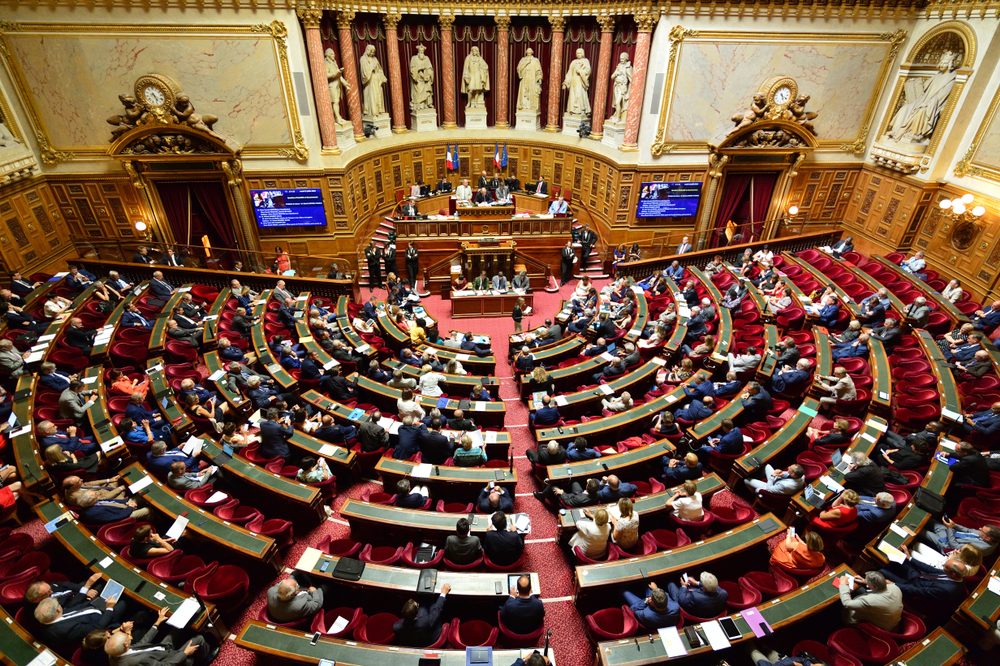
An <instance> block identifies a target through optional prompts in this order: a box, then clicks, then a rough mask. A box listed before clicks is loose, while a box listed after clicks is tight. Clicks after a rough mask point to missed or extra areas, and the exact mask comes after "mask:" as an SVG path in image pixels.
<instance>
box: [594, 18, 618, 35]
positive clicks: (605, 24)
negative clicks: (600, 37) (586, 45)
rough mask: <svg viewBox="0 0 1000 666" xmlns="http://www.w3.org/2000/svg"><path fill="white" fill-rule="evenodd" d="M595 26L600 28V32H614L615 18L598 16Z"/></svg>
mask: <svg viewBox="0 0 1000 666" xmlns="http://www.w3.org/2000/svg"><path fill="white" fill-rule="evenodd" d="M597 25H599V26H601V32H614V30H615V17H614V16H598V17H597Z"/></svg>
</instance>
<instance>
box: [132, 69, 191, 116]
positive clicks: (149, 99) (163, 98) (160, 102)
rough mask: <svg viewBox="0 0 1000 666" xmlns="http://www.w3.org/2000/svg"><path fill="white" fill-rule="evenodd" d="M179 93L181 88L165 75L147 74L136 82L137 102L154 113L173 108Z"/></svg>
mask: <svg viewBox="0 0 1000 666" xmlns="http://www.w3.org/2000/svg"><path fill="white" fill-rule="evenodd" d="M179 92H180V86H178V85H177V84H176V83H174V81H172V80H171V79H170V78H169V77H167V76H164V75H163V74H145V75H143V76H140V77H139V78H138V79H136V82H135V98H136V100H138V101H139V102H140V103H141V104H143V105H145V107H146V108H147V109H149V110H150V111H152V112H154V113H156V112H163V111H165V110H167V109H170V108H172V107H173V106H174V101H175V100H176V99H177V95H178V93H179Z"/></svg>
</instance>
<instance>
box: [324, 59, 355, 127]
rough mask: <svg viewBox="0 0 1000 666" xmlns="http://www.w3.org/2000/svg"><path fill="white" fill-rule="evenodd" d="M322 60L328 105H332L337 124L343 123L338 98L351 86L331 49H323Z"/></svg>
mask: <svg viewBox="0 0 1000 666" xmlns="http://www.w3.org/2000/svg"><path fill="white" fill-rule="evenodd" d="M323 60H324V61H325V62H326V82H327V85H328V86H329V88H330V106H332V107H333V120H334V122H336V123H337V124H338V125H344V124H345V121H344V116H342V115H341V114H340V98H341V97H342V96H343V93H344V91H346V90H350V89H351V86H350V85H349V84H348V83H347V80H346V79H345V78H344V72H343V70H341V69H340V65H338V64H337V58H336V57H335V55H334V53H333V49H327V50H326V51H325V53H324V54H323Z"/></svg>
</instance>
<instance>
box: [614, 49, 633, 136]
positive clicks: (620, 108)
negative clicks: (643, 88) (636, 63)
mask: <svg viewBox="0 0 1000 666" xmlns="http://www.w3.org/2000/svg"><path fill="white" fill-rule="evenodd" d="M631 87H632V63H631V61H629V58H628V53H622V54H621V55H620V56H618V66H617V67H615V71H614V72H612V74H611V118H610V119H611V120H619V121H620V120H625V115H626V113H627V112H628V91H629V89H630V88H631Z"/></svg>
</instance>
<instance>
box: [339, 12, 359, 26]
mask: <svg viewBox="0 0 1000 666" xmlns="http://www.w3.org/2000/svg"><path fill="white" fill-rule="evenodd" d="M354 15H355V14H354V12H353V11H339V12H337V27H338V28H347V29H348V30H350V28H351V22H353V21H354Z"/></svg>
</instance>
